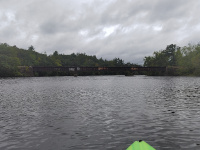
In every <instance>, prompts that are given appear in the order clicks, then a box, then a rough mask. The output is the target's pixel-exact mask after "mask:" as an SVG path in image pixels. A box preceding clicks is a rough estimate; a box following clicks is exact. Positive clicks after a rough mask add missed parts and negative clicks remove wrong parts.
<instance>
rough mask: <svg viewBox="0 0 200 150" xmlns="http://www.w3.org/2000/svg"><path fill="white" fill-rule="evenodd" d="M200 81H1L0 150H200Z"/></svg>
mask: <svg viewBox="0 0 200 150" xmlns="http://www.w3.org/2000/svg"><path fill="white" fill-rule="evenodd" d="M199 116H200V78H197V77H146V76H134V77H125V76H93V77H77V78H74V77H44V78H14V79H12V78H9V79H0V149H2V150H11V149H20V150H23V149H24V150H35V149H38V150H43V149H48V150H55V149H60V150H77V149H83V150H84V149H85V150H93V149H98V150H105V149H110V150H111V149H119V150H121V149H126V148H127V147H128V146H129V145H130V144H131V143H132V142H133V141H135V140H140V139H143V140H145V141H146V142H148V143H149V144H151V145H152V146H153V147H155V148H156V149H158V150H172V149H173V150H175V149H176V150H178V149H187V150H198V149H200V117H199Z"/></svg>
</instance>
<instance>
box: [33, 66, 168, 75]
mask: <svg viewBox="0 0 200 150" xmlns="http://www.w3.org/2000/svg"><path fill="white" fill-rule="evenodd" d="M32 70H33V73H35V72H66V73H67V72H68V73H69V72H71V73H74V74H77V73H80V72H131V73H134V72H141V71H145V72H150V71H151V72H162V73H165V72H166V71H167V67H63V66H62V67H41V66H38V67H32Z"/></svg>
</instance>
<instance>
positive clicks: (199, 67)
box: [144, 44, 200, 76]
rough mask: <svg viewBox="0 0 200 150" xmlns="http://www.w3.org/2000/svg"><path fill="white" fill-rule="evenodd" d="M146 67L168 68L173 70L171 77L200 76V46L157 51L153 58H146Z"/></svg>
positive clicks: (192, 45)
mask: <svg viewBox="0 0 200 150" xmlns="http://www.w3.org/2000/svg"><path fill="white" fill-rule="evenodd" d="M144 66H146V67H147V66H148V67H149V66H160V67H161V66H167V67H168V68H169V71H170V69H171V70H172V71H171V72H170V75H187V76H188V75H194V76H200V44H188V46H184V47H179V46H177V45H175V44H171V45H168V46H167V47H166V49H164V50H160V51H155V52H154V53H153V56H148V57H145V58H144Z"/></svg>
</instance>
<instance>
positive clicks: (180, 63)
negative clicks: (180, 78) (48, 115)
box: [0, 43, 200, 77]
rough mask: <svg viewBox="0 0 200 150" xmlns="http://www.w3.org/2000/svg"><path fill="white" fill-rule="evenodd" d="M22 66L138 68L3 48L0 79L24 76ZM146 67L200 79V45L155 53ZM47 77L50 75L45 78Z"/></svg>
mask: <svg viewBox="0 0 200 150" xmlns="http://www.w3.org/2000/svg"><path fill="white" fill-rule="evenodd" d="M19 66H54V67H55V66H68V67H72V66H78V67H107V66H109V67H130V66H131V67H133V66H139V65H137V64H132V63H124V61H123V60H122V59H120V58H114V59H113V60H106V59H103V58H100V59H98V58H97V57H96V56H88V55H86V54H85V53H77V54H75V53H72V54H70V55H65V54H59V53H58V51H55V52H54V53H53V54H51V55H47V54H42V53H38V52H36V51H35V49H34V47H33V46H30V47H29V48H28V49H21V48H18V47H16V46H10V45H8V44H7V43H1V44H0V77H15V76H24V75H23V73H22V72H21V71H20V69H19ZM144 67H167V68H168V71H169V72H168V75H187V76H188V75H194V76H200V44H193V45H192V44H188V45H187V46H184V47H179V46H177V45H175V44H171V45H168V46H167V47H166V48H165V49H164V50H160V51H155V52H154V53H153V55H152V56H146V57H145V58H144ZM148 74H149V75H163V74H159V72H148ZM46 75H48V74H46Z"/></svg>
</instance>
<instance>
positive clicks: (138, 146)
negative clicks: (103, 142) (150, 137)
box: [126, 140, 156, 150]
mask: <svg viewBox="0 0 200 150" xmlns="http://www.w3.org/2000/svg"><path fill="white" fill-rule="evenodd" d="M126 150H156V149H155V148H153V147H152V146H150V145H149V144H147V143H146V142H145V141H141V140H140V141H135V142H134V143H133V144H131V145H130V146H129V147H128V148H127V149H126Z"/></svg>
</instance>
